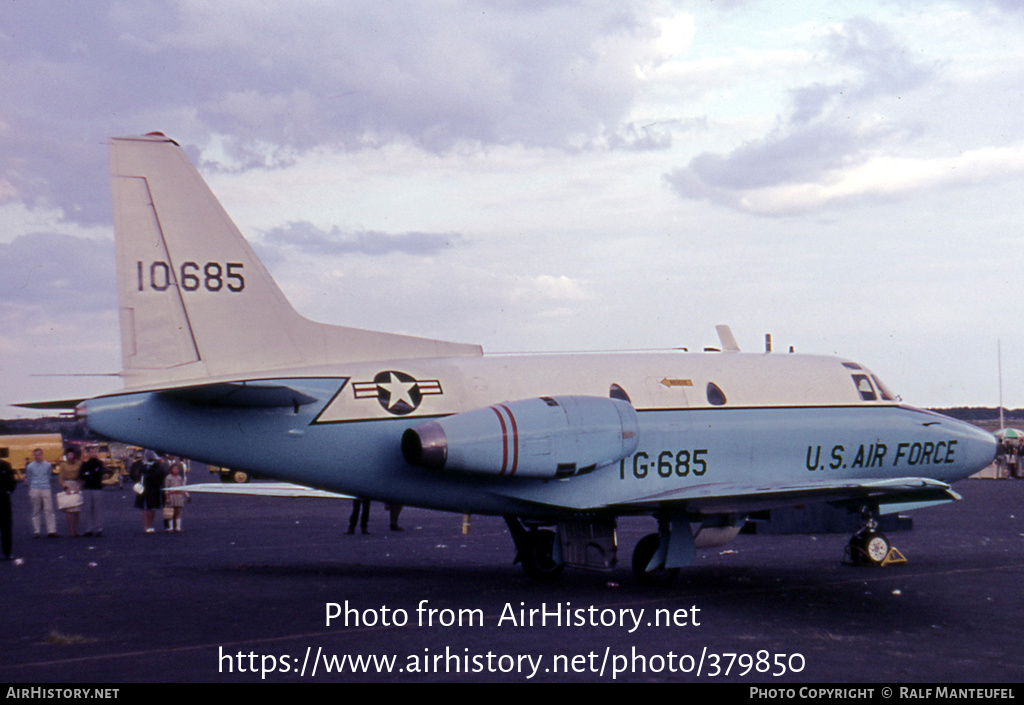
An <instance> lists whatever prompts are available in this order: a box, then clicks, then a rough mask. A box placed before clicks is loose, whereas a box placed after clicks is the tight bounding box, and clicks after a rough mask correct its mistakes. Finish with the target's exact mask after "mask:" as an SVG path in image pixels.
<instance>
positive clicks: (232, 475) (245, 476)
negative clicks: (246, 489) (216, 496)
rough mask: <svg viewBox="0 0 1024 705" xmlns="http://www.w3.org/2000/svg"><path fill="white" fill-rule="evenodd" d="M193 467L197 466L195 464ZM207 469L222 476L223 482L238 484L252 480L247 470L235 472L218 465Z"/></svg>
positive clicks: (209, 466) (208, 466)
mask: <svg viewBox="0 0 1024 705" xmlns="http://www.w3.org/2000/svg"><path fill="white" fill-rule="evenodd" d="M193 467H195V465H194V464H193ZM206 467H207V469H209V471H210V472H212V473H214V474H215V475H219V476H220V481H221V482H237V483H244V482H248V481H249V480H251V479H252V475H251V474H250V473H248V472H246V471H245V470H235V469H233V468H222V467H218V466H216V465H207V466H206Z"/></svg>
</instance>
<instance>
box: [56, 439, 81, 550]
mask: <svg viewBox="0 0 1024 705" xmlns="http://www.w3.org/2000/svg"><path fill="white" fill-rule="evenodd" d="M81 469H82V461H81V459H80V458H79V457H78V451H77V450H75V449H74V448H69V449H68V452H67V453H65V454H64V460H63V461H62V462H61V464H60V475H59V478H60V484H61V486H62V487H63V488H64V491H65V492H67V493H68V494H81V492H82V481H81V480H80V479H79V478H78V475H79V473H80V471H81ZM61 511H63V512H64V516H65V517H66V518H67V520H68V536H78V518H79V516H80V515H81V513H82V505H81V503H79V504H78V505H77V506H74V507H66V508H64V509H62V510H61Z"/></svg>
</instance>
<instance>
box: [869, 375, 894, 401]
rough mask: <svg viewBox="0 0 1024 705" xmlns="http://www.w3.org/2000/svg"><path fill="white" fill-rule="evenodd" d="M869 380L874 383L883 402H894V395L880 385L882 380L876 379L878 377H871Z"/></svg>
mask: <svg viewBox="0 0 1024 705" xmlns="http://www.w3.org/2000/svg"><path fill="white" fill-rule="evenodd" d="M871 379H872V380H874V382H875V387H877V388H878V393H879V394H881V395H882V399H884V400H885V401H896V395H895V394H893V393H892V392H890V391H889V388H888V387H886V386H885V385H884V384H882V380H880V379H878V375H871Z"/></svg>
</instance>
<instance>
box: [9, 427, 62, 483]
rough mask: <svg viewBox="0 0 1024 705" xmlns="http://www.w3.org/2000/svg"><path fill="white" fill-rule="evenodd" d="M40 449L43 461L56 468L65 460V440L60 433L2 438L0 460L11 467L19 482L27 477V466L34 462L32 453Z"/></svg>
mask: <svg viewBox="0 0 1024 705" xmlns="http://www.w3.org/2000/svg"><path fill="white" fill-rule="evenodd" d="M36 448H40V449H42V451H43V460H46V461H48V462H50V463H52V464H53V465H54V466H55V467H56V465H57V463H59V462H60V461H61V460H63V458H64V439H63V438H62V437H61V435H60V434H59V433H22V434H17V435H11V436H0V458H3V459H4V460H6V461H7V462H8V463H10V464H11V467H12V468H14V474H15V475H16V476H17V478H18V479H19V480H21V479H22V478H24V476H25V466H26V465H28V464H29V463H31V462H32V451H34V450H35V449H36Z"/></svg>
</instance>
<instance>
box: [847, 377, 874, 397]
mask: <svg viewBox="0 0 1024 705" xmlns="http://www.w3.org/2000/svg"><path fill="white" fill-rule="evenodd" d="M853 384H854V386H855V387H857V392H858V393H859V394H860V398H861V400H862V401H878V395H877V394H875V388H874V387H872V386H871V380H870V379H868V376H867V375H853Z"/></svg>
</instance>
